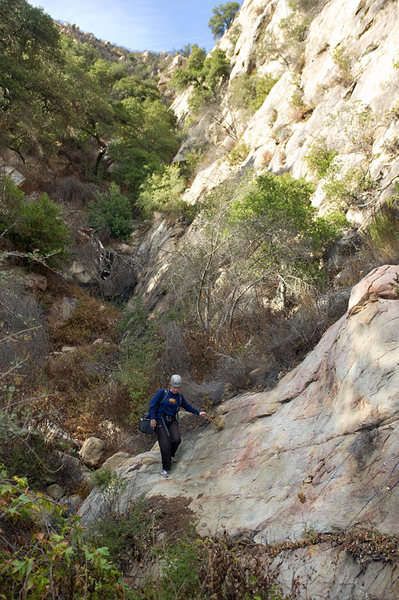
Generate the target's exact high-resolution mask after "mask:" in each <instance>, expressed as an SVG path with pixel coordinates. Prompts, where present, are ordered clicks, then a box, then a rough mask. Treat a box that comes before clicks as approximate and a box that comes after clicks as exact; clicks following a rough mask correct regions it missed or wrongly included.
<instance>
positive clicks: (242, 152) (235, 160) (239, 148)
mask: <svg viewBox="0 0 399 600" xmlns="http://www.w3.org/2000/svg"><path fill="white" fill-rule="evenodd" d="M249 150H250V148H249V146H248V144H246V143H245V142H242V141H241V142H238V144H236V145H235V146H234V148H233V150H231V152H230V153H229V155H228V157H227V159H228V161H229V165H230V166H232V167H236V166H238V165H240V164H241V163H242V162H244V160H245V159H246V158H247V156H248V154H249Z"/></svg>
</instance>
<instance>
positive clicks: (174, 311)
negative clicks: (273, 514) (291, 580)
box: [0, 0, 399, 600]
mask: <svg viewBox="0 0 399 600" xmlns="http://www.w3.org/2000/svg"><path fill="white" fill-rule="evenodd" d="M368 4H370V3H367V2H362V3H360V4H359V7H358V10H357V9H356V10H357V12H356V11H354V12H353V14H352V13H351V14H350V15H349V17H350V18H349V17H348V22H349V23H351V22H352V21H351V19H352V20H353V23H356V27H358V28H359V31H360V30H361V31H360V33H359V35H358V38H357V41H358V43H359V51H358V50H357V46H356V40H355V39H354V38H352V37H351V36H349V37H348V39H347V43H346V44H344V43H343V40H336V41H335V42H334V43H333V42H332V41H331V39H332V38H333V37H334V36H333V34H332V33H331V32H330V31H329V30H328V28H327V26H326V24H325V21H324V17H323V14H324V13H323V11H324V10H326V11H329V10H331V11H333V10H334V7H335V5H336V3H335V2H331V3H330V4H329V5H328V6H327V3H325V2H323V1H322V0H320V1H317V2H316V1H311V0H298V1H297V2H289V3H282V2H277V3H275V2H268V1H267V0H264V1H255V0H246V2H244V4H243V6H242V8H241V10H238V8H239V6H238V4H237V3H235V2H231V3H227V4H226V5H219V6H217V7H216V8H215V9H214V11H213V12H214V15H213V17H211V20H210V27H211V28H212V31H213V33H214V35H215V39H216V40H218V41H217V44H216V46H215V48H214V49H213V50H212V52H211V53H209V54H207V53H206V51H205V50H204V49H203V48H201V47H199V46H198V45H196V44H193V45H188V46H187V47H186V48H184V49H182V51H181V52H179V53H170V54H167V53H162V54H155V53H149V52H146V53H143V54H141V53H138V52H129V51H128V50H126V49H123V48H116V47H114V46H112V45H111V44H109V43H103V42H100V41H99V40H96V39H95V38H94V36H92V35H90V34H84V33H83V32H81V31H80V30H79V28H77V27H75V26H74V27H70V26H67V25H60V24H57V23H55V22H53V21H52V19H51V18H50V17H49V16H48V15H46V14H44V12H43V11H42V10H41V9H38V8H33V7H32V6H30V5H29V4H28V2H26V1H25V0H8V1H6V2H4V1H1V0H0V44H1V52H0V119H1V128H0V323H1V334H0V379H1V382H0V438H1V440H2V444H1V448H0V463H1V464H2V465H3V466H2V467H1V473H0V507H1V508H2V510H1V511H0V513H1V514H0V563H1V564H0V598H7V600H8V599H9V598H19V597H26V598H27V599H29V598H31V599H32V600H34V599H35V598H63V597H71V598H72V597H74V598H75V597H76V598H93V599H94V598H115V597H118V598H133V599H134V600H138V599H139V598H141V599H144V598H148V599H154V600H155V599H161V598H162V600H167V599H169V598H170V600H172V599H175V600H176V599H179V598H193V600H194V598H195V599H196V600H197V599H199V598H204V599H205V598H215V599H216V598H217V600H219V599H224V598H226V600H227V598H229V599H231V598H248V599H249V598H254V599H261V600H291V597H290V599H288V598H286V599H285V598H284V596H283V594H282V593H281V590H279V589H278V587H276V585H275V581H274V576H273V572H272V571H269V570H268V569H265V565H264V564H263V563H262V561H261V560H260V558H259V556H258V555H257V552H256V549H255V548H253V547H252V546H247V545H246V544H241V543H240V542H238V543H237V544H236V543H235V542H233V541H232V540H229V539H228V538H227V537H226V539H224V540H221V539H219V540H213V539H207V540H203V539H200V538H198V537H197V535H196V534H195V533H193V531H192V529H191V528H190V525H189V517H190V514H189V515H188V518H187V519H186V520H185V521H184V525H183V526H182V528H181V529H182V530H181V531H179V534H178V535H177V536H176V537H174V521H173V510H172V508H171V507H170V506H169V505H168V503H167V502H165V503H164V502H163V501H160V502H159V503H158V504H157V502H155V501H154V504H151V503H145V502H144V501H143V503H138V504H137V505H135V506H133V507H132V510H131V512H129V515H128V518H127V519H126V522H125V521H124V520H123V519H122V520H120V519H119V518H118V508H119V507H118V501H119V499H120V497H121V494H122V492H123V491H124V488H123V486H124V483H123V481H122V480H121V478H118V476H116V475H115V474H112V473H111V472H110V471H107V470H105V471H104V472H97V473H93V471H92V472H91V473H82V470H81V465H80V463H79V460H78V459H77V456H76V454H77V448H79V447H81V445H82V444H83V442H84V441H85V440H86V439H87V438H89V437H91V436H96V437H99V438H101V439H102V440H104V442H105V447H104V448H105V449H104V454H103V459H104V460H105V458H108V457H110V456H111V455H113V454H114V453H115V452H117V451H118V450H123V451H125V452H127V453H129V454H131V455H135V454H138V453H140V452H142V451H144V450H148V448H149V446H150V445H151V443H152V440H149V439H145V438H144V436H141V435H140V434H139V433H138V432H137V421H138V418H139V416H140V414H141V413H142V411H143V410H144V408H145V407H146V406H147V404H148V400H149V398H150V397H151V395H152V394H153V393H154V391H155V390H156V389H158V388H159V387H161V386H165V385H166V382H167V377H168V376H169V375H170V374H171V373H172V372H179V373H182V375H183V378H184V380H185V382H186V384H187V389H188V391H189V392H188V393H189V394H190V396H191V398H190V400H192V402H193V404H194V405H195V406H198V407H199V406H203V407H206V409H207V411H208V415H209V419H210V420H211V421H212V422H213V423H214V425H215V426H216V427H218V426H220V423H219V421H218V419H217V417H216V416H215V414H214V411H215V407H216V405H218V404H220V403H223V402H224V401H225V400H226V399H228V398H229V397H231V396H233V395H235V394H237V393H238V391H242V390H253V391H256V390H264V389H267V388H273V387H274V386H275V385H276V383H277V382H278V381H279V379H280V378H281V377H282V376H283V375H284V374H285V373H286V372H287V371H288V370H290V369H292V368H293V367H294V366H296V365H297V364H298V363H299V362H300V361H301V360H302V359H303V358H304V357H305V356H306V355H307V354H308V353H309V351H310V350H311V349H312V348H313V347H314V346H315V345H316V344H317V342H318V341H319V340H320V338H321V336H322V334H323V333H324V332H325V331H326V330H327V328H328V327H329V326H330V325H331V324H332V323H333V322H334V321H336V320H337V319H338V318H339V317H340V316H341V315H343V314H344V312H345V310H346V306H347V300H348V297H349V292H350V288H351V287H352V285H353V284H354V283H356V282H357V281H358V280H359V279H360V278H361V277H362V275H364V274H365V273H366V272H368V271H369V270H371V269H372V268H373V267H375V266H378V265H381V264H384V263H386V262H397V261H398V260H399V250H398V249H399V245H398V239H399V226H398V224H399V220H398V197H399V189H398V185H397V175H398V168H397V166H398V164H399V163H398V160H397V159H398V154H399V143H398V136H399V110H398V104H397V100H396V96H397V90H398V89H399V87H398V86H399V79H398V78H399V69H398V64H399V49H398V52H397V54H395V52H396V50H395V48H396V46H395V48H393V47H391V46H389V52H385V54H389V55H390V56H391V55H392V56H391V59H390V63H389V69H390V70H389V76H387V82H385V83H386V87H384V86H383V82H381V81H380V85H379V88H378V91H376V92H375V94H376V100H375V101H374V97H373V96H372V92H370V91H369V87H367V85H366V84H365V82H364V80H363V79H362V78H363V77H366V75H365V73H367V72H368V69H370V72H371V69H372V68H373V67H372V66H370V65H372V64H373V63H372V61H371V59H370V61H371V62H368V61H369V58H370V56H371V58H375V54H374V53H375V52H377V53H378V52H380V50H379V48H380V46H381V48H382V46H383V44H382V42H381V43H380V40H374V39H371V38H370V39H369V37H368V36H369V35H370V36H371V35H372V34H373V35H377V34H375V32H374V29H373V28H374V26H375V27H376V30H377V33H378V32H379V30H378V27H379V25H378V23H379V22H377V21H378V14H377V13H375V12H373V11H374V8H373V7H372V6H371V5H372V4H373V3H371V5H370V7H369V6H368ZM393 4H394V3H393V2H386V3H385V5H384V6H385V8H384V10H386V11H389V10H391V5H393ZM366 8H367V10H366ZM369 9H370V10H369ZM345 10H347V11H349V10H351V9H350V7H346V9H345ZM381 10H382V9H381ZM392 10H393V9H392ZM383 12H384V11H383V10H382V12H381V13H379V14H380V15H381V14H382V13H383ZM363 13H364V14H363ZM345 14H346V13H345ZM359 15H360V16H359ZM384 15H385V13H384ZM327 16H330V17H331V15H330V13H328V14H327ZM346 16H347V15H346ZM388 16H389V15H388ZM392 18H393V17H392ZM367 19H369V21H367ZM327 20H328V19H327ZM330 20H331V19H330ZM359 20H360V21H361V23H360V25H359V24H358V21H359ZM333 21H334V19H333ZM333 21H332V22H333ZM366 21H367V22H366ZM376 22H377V25H376ZM345 27H346V28H348V27H349V28H350V25H348V23H347V21H345ZM318 32H319V33H320V39H319V37H318ZM370 32H371V33H370ZM346 35H347V30H346V29H345V30H344V33H343V34H342V36H343V38H345V36H346ZM348 35H349V34H348ZM379 35H380V34H379ZM323 36H325V39H324V37H323ZM322 38H323V39H322ZM345 39H346V38H345ZM384 39H385V38H384ZM388 39H391V38H390V37H389V36H388ZM326 40H328V41H326ZM360 47H361V51H360ZM381 53H382V57H383V58H384V56H385V54H384V52H382V51H381ZM383 58H381V56H380V54H378V56H377V59H378V61H382V60H383ZM384 60H385V58H384ZM378 64H380V62H378ZM383 64H384V65H385V67H386V63H385V62H384V63H383ZM315 65H316V66H315ZM381 70H382V69H381ZM373 73H374V75H373V76H374V77H375V76H376V75H375V72H374V71H373ZM319 76H320V81H319V80H318V77H319ZM388 80H389V81H388ZM384 85H385V84H384ZM395 86H396V87H395ZM370 89H371V88H370ZM386 89H387V90H388V91H387V92H385V90H386ZM381 90H383V92H381ZM392 90H393V91H392ZM380 92H381V93H380ZM391 92H392V93H391ZM363 96H364V97H366V98H368V100H369V102H366V101H363ZM184 426H185V427H187V429H189V428H190V427H192V423H191V422H190V421H188V424H187V425H184ZM55 484H57V485H61V486H62V487H63V489H64V492H65V497H68V498H70V497H73V496H77V497H78V502H82V500H83V499H84V498H85V497H87V495H88V494H89V492H90V489H91V487H92V486H93V485H94V484H95V485H96V486H97V487H98V489H99V490H100V491H101V494H102V496H103V497H102V500H103V501H104V503H105V504H107V506H108V507H109V511H108V514H107V515H105V517H106V518H104V521H102V522H101V523H99V524H98V528H97V529H96V530H93V531H90V532H87V531H86V532H84V531H83V530H82V529H81V528H80V525H79V523H78V521H76V520H75V518H71V515H70V514H68V511H66V510H65V509H64V508H61V506H60V505H59V504H58V503H57V502H53V501H52V500H51V501H50V500H49V499H48V496H47V495H46V494H47V492H48V490H49V486H53V485H55ZM179 511H180V513H179V514H182V515H185V514H186V506H183V505H182V506H180V507H179ZM72 512H73V510H72ZM170 513H172V516H170ZM165 514H166V515H168V519H166V520H167V521H168V523H167V524H165V522H163V521H162V519H163V518H164V516H165ZM143 523H144V525H145V526H143ZM362 535H363V534H362ZM367 536H368V534H364V535H363V537H362V540H363V538H365V540H366V541H367V540H368V537H367ZM360 537H361V536H360ZM311 538H312V534H311V532H310V533H309V539H308V538H306V539H305V540H302V542H301V543H303V544H304V545H308V544H311V543H312V539H311ZM352 541H353V544H354V545H356V544H357V543H358V542H357V538H356V540H352ZM352 541H351V543H352ZM366 541H365V542H364V543H366ZM344 542H345V540H344V538H342V539H340V543H342V544H343V543H344ZM388 542H389V540H388ZM348 543H349V542H348ZM362 543H363V542H362ZM395 544H396V542H395ZM351 547H352V546H351ZM107 548H109V551H110V553H111V557H110V556H109V552H108V550H107ZM154 548H155V550H154ZM395 548H396V546H395ZM269 550H270V556H269V559H270V560H269V559H268V565H269V564H271V562H272V559H273V558H274V557H275V556H276V555H277V554H278V553H279V552H280V551H281V549H276V550H274V549H273V548H269ZM395 551H396V550H395ZM154 552H155V554H156V557H157V559H156V560H155V561H154V560H153V553H154ZM384 556H385V555H384ZM154 562H155V563H156V568H157V569H158V571H157V572H158V573H160V575H159V578H158V579H157V582H156V583H154V582H151V573H152V571H151V569H153V568H154ZM248 562H249V563H250V564H251V565H252V567H251V570H250V571H249V570H248V568H247V567H246V564H247V563H248ZM115 565H116V566H115ZM141 571H142V573H141ZM122 573H123V576H122ZM140 573H141V574H140ZM126 583H128V584H130V588H129V587H128V586H127V585H126ZM133 588H134V591H132V589H133ZM3 589H6V592H5V593H4V592H3ZM296 593H297V592H295V593H294V594H293V596H292V598H294V597H296ZM298 593H299V592H298Z"/></svg>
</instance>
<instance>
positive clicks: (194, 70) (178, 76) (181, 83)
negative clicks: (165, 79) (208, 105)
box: [171, 44, 206, 91]
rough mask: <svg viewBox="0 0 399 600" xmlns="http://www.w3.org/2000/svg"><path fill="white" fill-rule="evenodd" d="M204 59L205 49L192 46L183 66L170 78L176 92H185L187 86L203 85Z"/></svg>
mask: <svg viewBox="0 0 399 600" xmlns="http://www.w3.org/2000/svg"><path fill="white" fill-rule="evenodd" d="M205 59H206V52H205V48H200V47H199V46H198V45H197V44H193V46H192V48H191V52H190V55H189V57H188V59H187V62H186V63H185V65H183V66H182V67H181V68H180V69H177V70H176V71H175V72H174V74H173V76H172V82H171V83H172V85H173V87H175V88H176V89H177V90H179V91H182V90H185V89H186V88H187V87H188V86H189V85H191V84H194V85H200V86H201V85H202V84H203V83H204V73H203V68H204V62H205Z"/></svg>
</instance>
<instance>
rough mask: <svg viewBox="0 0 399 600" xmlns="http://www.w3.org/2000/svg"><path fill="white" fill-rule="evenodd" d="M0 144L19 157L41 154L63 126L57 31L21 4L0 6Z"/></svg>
mask: <svg viewBox="0 0 399 600" xmlns="http://www.w3.org/2000/svg"><path fill="white" fill-rule="evenodd" d="M0 48H1V51H0V119H1V128H0V131H1V134H0V143H1V144H3V145H4V146H6V147H8V148H10V149H12V150H14V151H16V152H17V153H19V154H20V156H21V157H22V158H24V154H25V152H27V151H32V150H33V151H35V152H38V153H39V154H42V148H43V146H46V145H48V143H49V142H51V141H54V140H55V139H56V137H57V133H58V131H59V130H62V129H63V128H64V127H65V122H66V120H67V118H68V115H69V112H70V107H69V105H68V101H67V99H66V98H65V94H64V87H65V86H64V76H63V73H62V69H63V59H62V56H61V54H60V47H59V32H58V29H57V27H56V25H55V23H54V22H53V21H52V20H51V18H50V17H49V16H48V15H45V14H43V12H42V10H41V9H38V8H33V7H31V6H30V5H29V4H28V3H27V2H25V1H24V0H9V1H7V2H4V1H3V2H0Z"/></svg>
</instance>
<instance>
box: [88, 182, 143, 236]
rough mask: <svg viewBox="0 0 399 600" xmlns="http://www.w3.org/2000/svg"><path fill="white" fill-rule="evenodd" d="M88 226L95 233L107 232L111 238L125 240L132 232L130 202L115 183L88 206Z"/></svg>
mask: <svg viewBox="0 0 399 600" xmlns="http://www.w3.org/2000/svg"><path fill="white" fill-rule="evenodd" d="M88 216H89V224H90V226H91V227H93V228H94V229H95V230H96V231H104V230H105V231H107V232H108V233H109V235H110V236H111V237H113V238H117V239H120V240H125V239H127V238H128V237H129V235H130V234H131V233H132V231H133V226H132V210H131V207H130V202H129V200H128V199H127V198H126V196H124V195H123V194H121V191H120V189H119V187H118V186H117V185H116V183H111V186H110V189H109V192H108V193H106V194H100V195H98V197H97V201H96V202H91V203H90V204H89V210H88Z"/></svg>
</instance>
